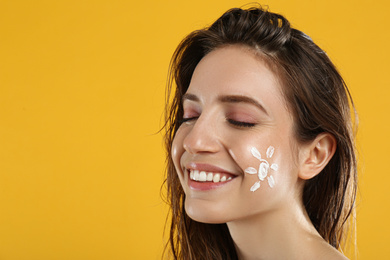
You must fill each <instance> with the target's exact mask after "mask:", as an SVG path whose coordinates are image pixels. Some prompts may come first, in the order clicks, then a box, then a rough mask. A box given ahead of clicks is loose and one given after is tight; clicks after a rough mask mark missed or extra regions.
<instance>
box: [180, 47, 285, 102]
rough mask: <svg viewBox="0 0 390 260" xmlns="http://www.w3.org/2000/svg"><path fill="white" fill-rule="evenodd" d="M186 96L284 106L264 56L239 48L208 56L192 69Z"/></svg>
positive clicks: (231, 48) (217, 51) (276, 80)
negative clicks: (232, 97) (235, 98)
mask: <svg viewBox="0 0 390 260" xmlns="http://www.w3.org/2000/svg"><path fill="white" fill-rule="evenodd" d="M187 93H191V94H194V95H197V96H199V97H200V99H205V100H206V99H209V98H212V97H215V96H218V95H244V96H249V97H252V98H254V99H257V100H259V101H260V102H262V103H275V102H276V103H280V102H282V103H284V99H283V98H282V92H281V86H280V83H279V80H278V77H277V76H276V75H275V74H274V72H272V71H271V70H270V69H269V67H268V65H267V63H266V62H265V60H264V57H262V55H256V54H255V52H254V51H253V50H250V49H248V48H246V47H242V46H239V45H233V46H226V47H222V48H219V49H216V50H214V51H212V52H210V53H209V54H207V55H206V56H205V57H204V58H203V59H202V60H201V61H200V62H199V64H198V65H197V67H196V68H195V71H194V73H193V75H192V79H191V83H190V86H189V88H188V90H187ZM265 99H266V100H265ZM267 100H268V102H266V101H267Z"/></svg>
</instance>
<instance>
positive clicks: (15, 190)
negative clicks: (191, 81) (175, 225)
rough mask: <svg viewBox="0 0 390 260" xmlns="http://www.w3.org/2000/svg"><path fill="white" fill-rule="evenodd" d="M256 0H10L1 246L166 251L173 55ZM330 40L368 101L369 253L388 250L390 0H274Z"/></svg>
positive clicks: (2, 60) (0, 74)
mask: <svg viewBox="0 0 390 260" xmlns="http://www.w3.org/2000/svg"><path fill="white" fill-rule="evenodd" d="M247 2H248V1H233V0H219V1H213V0H199V1H193V2H189V1H179V0H175V1H173V0H167V1H156V0H152V1H124V0H123V1H119V0H106V1H96V0H90V1H78V0H77V1H75V0H72V1H70V0H68V1H64V0H63V1H51V0H47V1H41V0H36V1H20V0H1V1H0V259H2V260H10V259H17V260H24V259H25V260H34V259H37V260H38V259H39V260H45V259H58V260H60V259H73V260H78V259H80V260H81V259H158V258H159V256H160V254H161V252H162V247H163V236H162V233H163V227H164V222H165V214H166V207H165V206H164V203H163V202H162V200H161V198H160V190H159V189H160V185H161V183H162V181H163V169H164V151H163V148H162V147H163V146H162V138H161V135H160V134H155V133H156V132H157V131H158V130H159V128H160V126H161V116H162V110H163V103H164V87H165V80H166V73H167V67H168V63H169V60H170V56H171V54H172V52H173V51H174V49H175V47H176V45H177V44H178V43H179V41H180V40H181V39H182V38H183V37H184V36H185V35H186V34H187V33H189V32H190V31H192V30H194V29H197V28H200V27H203V26H205V25H208V24H209V23H211V22H212V21H213V20H214V19H216V18H217V17H218V16H219V15H221V14H222V12H224V11H225V10H227V9H228V8H231V7H238V6H241V5H243V4H245V3H247ZM262 4H263V5H269V6H270V8H271V11H274V12H280V13H282V14H283V15H285V16H286V17H287V18H288V19H289V20H290V21H291V23H292V25H293V26H296V27H297V28H299V29H301V30H303V31H305V32H306V33H307V34H308V35H310V36H311V37H312V38H313V39H314V40H315V41H316V42H317V43H318V44H319V45H320V46H321V47H323V48H324V49H325V50H326V51H327V53H328V54H329V55H330V57H331V58H332V59H333V61H334V62H335V63H336V65H337V66H338V68H339V69H340V71H341V73H342V75H343V76H344V77H345V80H346V81H347V83H348V84H349V86H350V89H351V92H352V95H353V96H354V98H355V102H356V106H357V109H358V111H359V114H360V131H359V135H358V146H359V150H360V172H359V175H360V194H361V196H360V197H359V203H358V207H357V212H358V215H357V242H358V251H359V259H387V258H388V257H389V255H390V247H389V246H388V242H389V241H390V225H389V221H390V210H389V207H388V205H389V199H390V189H389V188H388V187H389V183H390V174H389V171H390V166H389V164H388V162H389V159H388V157H387V156H389V152H388V149H389V147H390V141H389V137H388V135H389V133H390V123H389V112H390V110H389V109H390V100H389V98H390V90H389V89H390V88H389V86H390V77H389V72H388V70H389V66H388V62H389V60H390V52H389V46H390V42H389V40H390V37H389V26H390V20H389V19H388V16H389V14H388V12H389V4H388V2H387V1H385V0H381V1H372V2H370V4H368V3H367V2H366V1H352V0H346V1H338V0H331V1H319V0H304V1H291V0H268V1H266V0H265V1H263V2H262Z"/></svg>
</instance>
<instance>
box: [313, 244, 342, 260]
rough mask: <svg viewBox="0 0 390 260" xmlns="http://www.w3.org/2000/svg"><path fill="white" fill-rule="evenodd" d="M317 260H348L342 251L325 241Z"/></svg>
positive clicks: (320, 247)
mask: <svg viewBox="0 0 390 260" xmlns="http://www.w3.org/2000/svg"><path fill="white" fill-rule="evenodd" d="M318 249H319V250H318V253H317V257H316V259H319V260H348V258H347V257H346V256H344V255H343V254H342V253H341V252H340V251H338V250H337V249H336V248H334V247H332V246H331V245H329V244H328V243H326V242H325V241H324V242H323V243H321V245H319V248H318Z"/></svg>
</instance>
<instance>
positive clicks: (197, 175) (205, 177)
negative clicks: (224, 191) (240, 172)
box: [190, 170, 233, 182]
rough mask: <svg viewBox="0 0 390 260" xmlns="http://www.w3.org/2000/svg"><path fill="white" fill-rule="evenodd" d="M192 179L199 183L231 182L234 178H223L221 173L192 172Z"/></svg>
mask: <svg viewBox="0 0 390 260" xmlns="http://www.w3.org/2000/svg"><path fill="white" fill-rule="evenodd" d="M190 179H191V180H194V181H199V182H206V181H208V182H211V181H212V182H225V181H230V180H231V179H233V178H232V177H231V176H229V177H227V176H226V175H223V176H222V177H221V174H220V173H213V172H205V171H199V170H190Z"/></svg>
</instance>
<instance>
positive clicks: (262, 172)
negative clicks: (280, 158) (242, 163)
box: [245, 146, 278, 192]
mask: <svg viewBox="0 0 390 260" xmlns="http://www.w3.org/2000/svg"><path fill="white" fill-rule="evenodd" d="M274 151H275V148H274V147H273V146H270V147H268V149H267V152H266V156H267V158H271V157H272V155H273V154H274ZM251 153H252V155H253V157H255V158H256V159H258V160H259V161H260V166H259V170H256V169H255V168H253V167H248V168H246V169H245V172H246V173H248V174H257V176H258V177H259V181H257V182H255V184H253V186H252V187H251V189H250V191H253V192H254V191H256V190H257V189H258V188H260V182H261V181H264V180H265V178H266V177H267V175H268V172H269V170H270V169H271V170H273V171H277V170H278V165H277V164H276V163H273V164H271V166H270V164H269V162H268V161H267V160H265V159H262V158H261V154H260V152H259V150H257V149H256V147H252V148H251ZM267 180H268V185H269V186H270V187H271V188H273V187H274V186H275V180H274V177H273V176H272V175H269V176H268V177H267Z"/></svg>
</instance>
